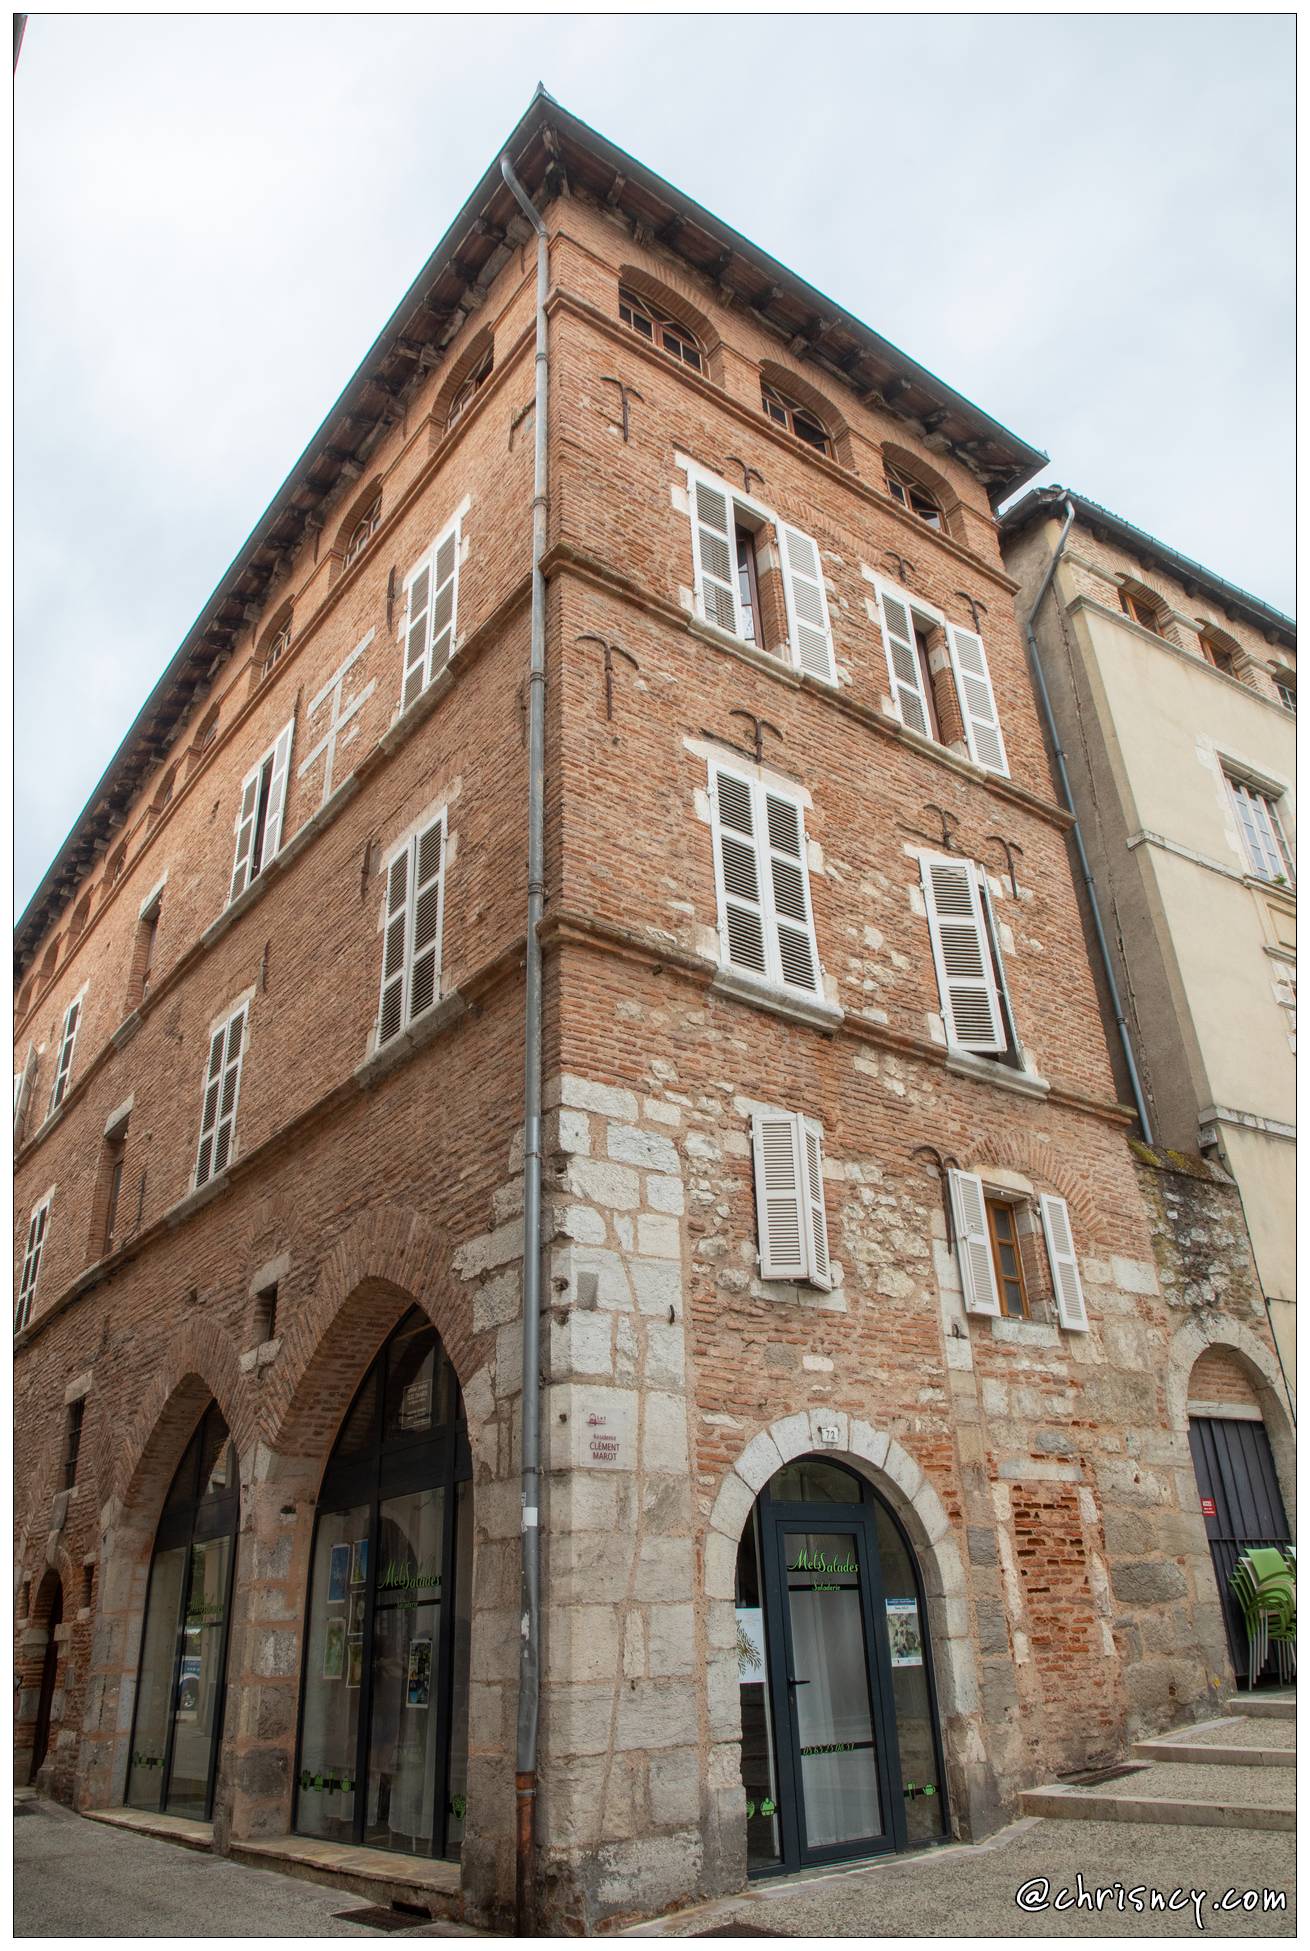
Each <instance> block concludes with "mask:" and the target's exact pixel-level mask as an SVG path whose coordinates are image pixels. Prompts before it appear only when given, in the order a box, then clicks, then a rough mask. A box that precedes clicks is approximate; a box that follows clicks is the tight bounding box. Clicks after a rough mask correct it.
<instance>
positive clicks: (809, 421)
mask: <svg viewBox="0 0 1310 1951" xmlns="http://www.w3.org/2000/svg"><path fill="white" fill-rule="evenodd" d="M760 399H761V404H762V405H763V407H764V411H765V413H767V415H768V416H769V418H770V420H772V421H773V422H774V424H775V425H776V426H779V427H785V428H786V429H787V432H788V433H789V434H794V435H795V436H796V438H797V440H803V441H804V442H805V445H806V446H807V447H812V448H813V449H814V451H815V452H816V453H817V454H829V455H830V454H831V453H832V441H831V440H830V438H829V436H828V429H827V428H826V427H825V426H824V424H823V422H822V420H820V418H819V416H818V414H817V413H813V412H812V411H811V410H810V408H809V407H807V406H802V405H801V403H800V401H799V400H794V399H791V398H790V397H789V396H788V395H787V394H786V393H781V392H779V390H778V388H777V387H776V386H772V385H770V383H769V381H768V380H767V379H766V380H761V381H760Z"/></svg>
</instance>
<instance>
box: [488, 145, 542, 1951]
mask: <svg viewBox="0 0 1310 1951" xmlns="http://www.w3.org/2000/svg"><path fill="white" fill-rule="evenodd" d="M500 172H501V175H502V176H503V177H504V179H505V182H506V183H507V184H508V186H509V188H510V189H511V190H512V192H513V194H514V197H515V199H516V200H517V202H518V204H519V207H520V209H521V210H522V211H523V214H524V216H525V217H526V218H527V220H528V222H529V223H530V224H531V225H532V228H533V229H534V230H535V232H536V233H537V354H536V395H535V404H534V415H533V435H534V440H533V461H532V648H531V653H530V657H529V663H528V932H527V943H526V951H525V963H524V1018H525V1020H524V1033H523V1395H522V1403H521V1414H520V1424H521V1429H520V1437H521V1442H522V1449H523V1456H522V1467H523V1502H522V1512H521V1517H520V1539H521V1553H522V1572H521V1614H520V1621H519V1632H520V1641H519V1708H518V1737H517V1742H516V1747H515V1758H514V1795H515V1803H516V1827H515V1839H516V1840H515V1877H514V1926H515V1932H516V1934H517V1935H518V1936H519V1937H534V1936H535V1935H536V1895H537V1893H536V1862H535V1845H536V1821H535V1818H536V1807H537V1727H538V1719H539V1706H540V1692H541V1634H540V1627H541V1527H540V1524H539V1522H538V1514H539V1511H540V1501H539V1497H540V1475H541V1067H542V1048H541V1046H542V1017H541V942H540V939H539V937H538V933H537V925H538V923H539V922H540V920H541V916H542V910H543V907H544V905H545V895H546V805H545V777H546V579H545V576H544V575H543V574H542V568H541V564H542V558H543V557H544V556H545V553H546V490H547V476H546V409H547V402H548V392H549V371H550V369H549V364H548V360H547V352H546V293H547V290H548V287H549V278H550V251H549V245H548V242H547V235H546V226H545V223H544V222H543V221H542V218H541V216H540V213H539V212H538V210H537V207H536V205H535V204H534V203H533V202H532V200H531V199H530V197H529V196H528V193H527V191H526V190H525V189H524V187H523V185H522V184H521V183H520V182H519V179H518V177H517V176H516V175H515V174H514V171H513V169H512V168H511V166H510V160H509V157H508V156H502V157H501V159H500Z"/></svg>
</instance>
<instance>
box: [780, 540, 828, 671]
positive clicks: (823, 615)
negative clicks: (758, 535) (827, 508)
mask: <svg viewBox="0 0 1310 1951" xmlns="http://www.w3.org/2000/svg"><path fill="white" fill-rule="evenodd" d="M779 534H780V535H781V537H782V561H783V583H784V586H785V588H786V592H787V621H788V624H789V626H790V634H791V646H792V652H793V654H794V656H795V658H796V661H797V663H798V664H799V665H800V667H801V669H802V670H803V671H808V673H809V674H810V676H811V677H821V678H823V680H824V681H825V683H827V684H835V683H836V682H837V669H836V664H835V662H834V659H833V651H832V626H831V624H830V622H829V620H828V593H827V591H826V590H825V588H824V586H823V565H822V563H821V562H820V560H819V550H818V545H817V543H815V542H813V541H811V539H810V537H809V536H808V535H802V533H801V531H800V530H799V529H798V528H787V527H785V526H784V525H783V524H781V523H780V524H779Z"/></svg>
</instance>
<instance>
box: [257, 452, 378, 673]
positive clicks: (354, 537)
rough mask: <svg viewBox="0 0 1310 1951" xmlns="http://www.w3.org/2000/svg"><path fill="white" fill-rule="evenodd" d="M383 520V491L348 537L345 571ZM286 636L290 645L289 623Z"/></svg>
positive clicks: (355, 559)
mask: <svg viewBox="0 0 1310 1951" xmlns="http://www.w3.org/2000/svg"><path fill="white" fill-rule="evenodd" d="M381 520H382V495H381V491H379V492H378V493H377V494H376V495H374V497H373V499H372V501H370V503H369V504H368V507H367V508H366V509H365V510H364V512H363V514H362V515H361V516H360V517H359V520H358V521H357V522H356V523H355V525H354V527H353V528H352V529H351V531H350V533H349V535H348V536H347V537H346V547H345V556H344V560H343V562H342V565H341V566H342V568H343V569H349V567H350V565H351V563H352V562H357V561H358V560H359V558H360V556H362V555H363V553H364V551H365V549H366V548H367V547H368V545H369V543H370V542H371V541H372V540H373V537H374V536H375V535H376V534H377V528H378V523H379V522H380V521H381ZM285 635H286V641H287V643H290V641H291V625H290V623H289V622H288V624H287V628H286V632H285ZM283 648H285V645H284V646H283ZM278 655H279V656H280V655H281V651H279V653H278ZM270 661H271V662H276V659H272V660H270ZM265 668H266V669H267V668H268V664H267V663H266V665H265Z"/></svg>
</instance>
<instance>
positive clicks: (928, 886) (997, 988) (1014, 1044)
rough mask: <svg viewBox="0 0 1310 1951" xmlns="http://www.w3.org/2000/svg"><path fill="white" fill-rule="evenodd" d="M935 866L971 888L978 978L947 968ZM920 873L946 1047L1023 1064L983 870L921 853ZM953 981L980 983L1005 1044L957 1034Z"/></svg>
mask: <svg viewBox="0 0 1310 1951" xmlns="http://www.w3.org/2000/svg"><path fill="white" fill-rule="evenodd" d="M935 867H948V868H953V869H955V870H957V871H962V872H963V873H964V874H965V875H966V876H967V879H968V883H969V887H970V890H971V895H970V910H971V911H970V916H969V920H970V922H971V923H972V925H973V927H974V929H975V931H976V933H977V935H978V938H979V941H980V943H981V946H982V948H983V950H984V951H985V957H984V966H983V969H982V972H981V974H980V975H977V976H974V975H970V974H959V973H957V974H956V975H955V976H954V977H953V976H952V973H951V971H950V969H949V968H948V966H947V959H946V949H945V946H944V944H943V941H942V939H941V925H942V918H941V915H940V912H939V910H938V905H937V895H936V888H935V884H934V881H933V878H932V870H933V868H935ZM919 874H920V887H921V890H922V893H923V902H924V908H925V911H926V919H927V922H928V939H929V943H930V946H931V950H932V960H933V968H934V970H935V972H936V977H937V994H938V1003H939V1013H940V1015H941V1019H942V1027H943V1028H944V1030H945V1032H946V1047H947V1049H948V1050H958V1051H963V1052H964V1053H965V1054H966V1055H967V1056H970V1057H981V1058H985V1059H989V1060H991V1061H994V1062H997V1063H1004V1064H1009V1065H1011V1066H1017V1065H1019V1064H1020V1063H1021V1062H1022V1048H1021V1045H1020V1042H1019V1030H1018V1024H1017V1022H1016V1021H1015V1015H1014V1008H1013V1005H1012V1003H1011V1000H1010V994H1009V988H1008V986H1007V983H1006V979H1005V962H1004V958H1003V956H1002V954H1001V945H1000V939H999V930H998V927H997V922H996V915H995V911H994V910H993V908H992V902H991V890H990V889H989V888H988V886H987V870H986V868H985V867H983V866H982V865H981V863H980V862H978V861H976V860H971V859H969V858H968V857H967V856H966V855H964V854H946V853H935V852H930V851H924V852H921V853H920V854H919ZM959 919H962V917H954V916H950V915H948V916H947V917H946V920H947V923H948V925H949V923H950V922H952V921H954V920H959ZM953 982H954V984H955V986H959V985H960V984H962V983H963V984H981V986H982V993H983V995H984V996H985V997H986V998H987V1000H988V1001H989V1002H991V1003H993V1004H994V1007H995V1016H996V1022H997V1025H998V1028H999V1034H1000V1036H1001V1037H1002V1038H1003V1042H1001V1043H1000V1044H999V1045H998V1044H997V1041H996V1038H995V1037H993V1038H992V1039H991V1040H990V1042H989V1043H988V1044H987V1046H986V1047H984V1045H983V1043H982V1042H981V1041H975V1042H973V1043H966V1042H964V1041H963V1040H962V1039H961V1038H960V1037H959V1036H958V1035H957V1034H956V1020H955V1005H954V1003H953V1002H952V1001H951V997H950V993H949V992H950V989H951V986H952V983H953Z"/></svg>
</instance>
